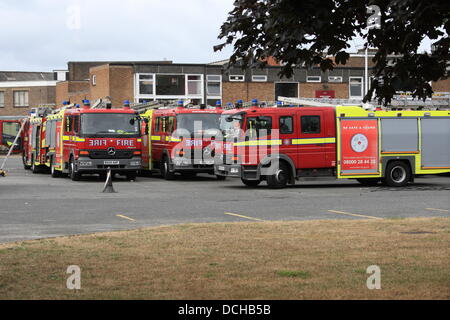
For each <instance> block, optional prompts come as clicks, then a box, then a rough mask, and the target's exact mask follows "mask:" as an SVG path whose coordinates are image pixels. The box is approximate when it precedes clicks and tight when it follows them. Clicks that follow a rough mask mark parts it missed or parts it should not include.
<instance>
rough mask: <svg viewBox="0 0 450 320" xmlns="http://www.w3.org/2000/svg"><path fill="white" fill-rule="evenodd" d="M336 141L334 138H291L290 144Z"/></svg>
mask: <svg viewBox="0 0 450 320" xmlns="http://www.w3.org/2000/svg"><path fill="white" fill-rule="evenodd" d="M325 143H336V138H316V139H292V144H325Z"/></svg>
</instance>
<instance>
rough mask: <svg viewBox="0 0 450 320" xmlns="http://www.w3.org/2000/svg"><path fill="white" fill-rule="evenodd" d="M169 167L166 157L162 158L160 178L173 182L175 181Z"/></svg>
mask: <svg viewBox="0 0 450 320" xmlns="http://www.w3.org/2000/svg"><path fill="white" fill-rule="evenodd" d="M169 168H170V166H169V159H168V158H167V157H164V159H163V161H162V163H161V176H162V177H163V179H165V180H174V179H175V173H174V172H170V169H169Z"/></svg>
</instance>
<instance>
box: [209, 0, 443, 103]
mask: <svg viewBox="0 0 450 320" xmlns="http://www.w3.org/2000/svg"><path fill="white" fill-rule="evenodd" d="M372 5H376V6H378V7H379V9H380V10H379V15H378V17H379V19H380V26H381V27H380V28H379V29H373V28H372V29H370V31H368V32H367V30H368V29H367V26H368V23H369V25H370V24H371V21H373V20H371V19H369V17H371V16H372V18H373V17H374V15H373V13H371V12H370V11H369V13H368V9H367V8H368V6H372ZM375 14H376V12H375ZM449 17H450V1H446V0H445V1H444V0H443V1H439V0H434V1H433V0H428V1H427V0H236V1H235V2H234V9H233V10H232V11H231V12H230V13H229V16H228V18H227V20H226V21H225V22H224V23H223V25H222V26H221V32H220V35H219V39H223V40H224V42H223V43H221V44H219V45H217V46H215V47H214V50H216V51H217V50H221V49H222V48H223V47H225V46H227V45H233V46H234V51H233V54H232V56H231V58H230V64H231V65H233V64H236V62H237V61H238V60H239V62H240V63H241V65H242V66H243V67H244V68H245V67H249V66H250V67H256V66H259V67H263V66H264V65H265V64H266V63H265V62H264V59H265V58H267V57H269V56H273V57H274V58H275V59H277V60H278V61H282V62H283V66H282V69H281V72H280V75H281V76H285V77H290V76H291V75H292V73H293V69H294V68H296V67H297V66H304V67H312V66H317V65H318V66H320V68H321V69H322V70H323V71H325V70H332V69H333V68H334V67H335V66H336V65H339V64H342V65H344V64H346V62H347V61H348V59H349V49H350V45H349V41H350V40H352V39H354V38H355V37H356V36H359V37H362V38H363V39H364V40H365V41H366V45H367V46H368V47H372V48H377V49H378V51H377V53H376V55H375V57H374V58H373V63H374V69H373V73H374V75H375V80H373V81H372V86H371V89H370V91H369V92H368V94H367V95H366V97H365V100H370V99H371V98H372V96H373V95H375V97H376V98H377V99H378V100H379V101H380V102H384V103H389V102H390V100H391V98H392V96H393V95H394V93H395V90H394V87H393V83H394V82H405V81H407V82H408V83H410V84H411V85H412V86H413V87H414V92H413V95H414V96H415V97H418V98H421V99H426V97H430V96H431V94H432V89H431V86H430V84H429V82H430V81H436V80H438V79H440V78H443V77H446V76H447V70H446V69H447V67H448V62H449V44H450V42H449V38H448V34H449V31H450V21H449ZM425 37H428V38H429V39H431V41H432V42H433V43H434V47H435V50H434V51H433V53H419V52H418V48H419V46H420V43H421V41H422V40H423V39H424V38H425ZM392 57H395V59H394V60H393V59H392ZM392 61H394V63H392Z"/></svg>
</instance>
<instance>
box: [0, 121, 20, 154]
mask: <svg viewBox="0 0 450 320" xmlns="http://www.w3.org/2000/svg"><path fill="white" fill-rule="evenodd" d="M19 130H20V125H19V124H18V123H17V122H3V123H2V137H1V142H2V144H3V145H5V146H9V145H10V144H11V145H12V143H13V142H14V140H15V139H16V136H17V133H19ZM19 139H20V138H19ZM17 142H18V144H19V146H20V145H21V141H20V140H18V141H17ZM15 150H17V146H16V147H15Z"/></svg>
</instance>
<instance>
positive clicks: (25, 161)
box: [22, 154, 31, 170]
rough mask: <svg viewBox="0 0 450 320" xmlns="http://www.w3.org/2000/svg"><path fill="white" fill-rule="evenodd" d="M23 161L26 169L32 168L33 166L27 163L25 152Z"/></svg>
mask: <svg viewBox="0 0 450 320" xmlns="http://www.w3.org/2000/svg"><path fill="white" fill-rule="evenodd" d="M22 162H23V168H24V169H25V170H30V169H31V166H29V165H28V164H27V158H26V156H25V155H24V154H23V155H22Z"/></svg>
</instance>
